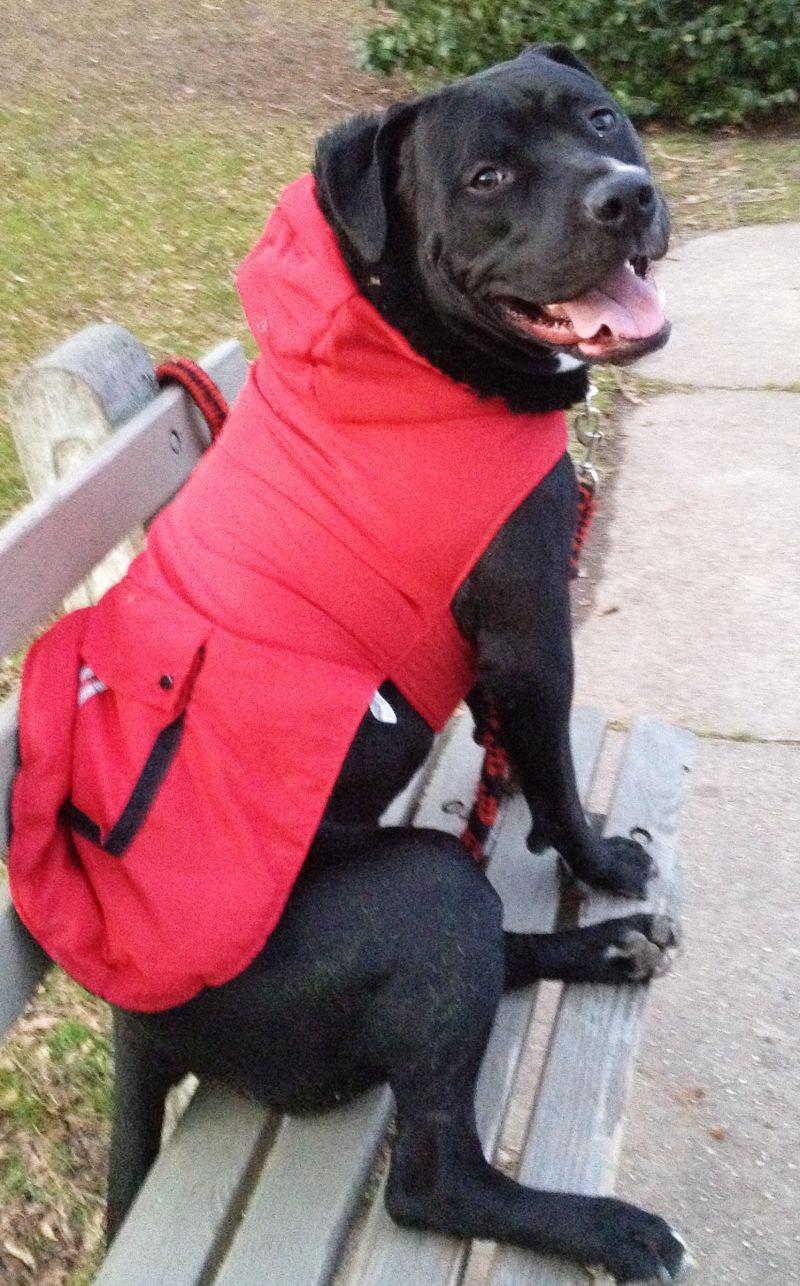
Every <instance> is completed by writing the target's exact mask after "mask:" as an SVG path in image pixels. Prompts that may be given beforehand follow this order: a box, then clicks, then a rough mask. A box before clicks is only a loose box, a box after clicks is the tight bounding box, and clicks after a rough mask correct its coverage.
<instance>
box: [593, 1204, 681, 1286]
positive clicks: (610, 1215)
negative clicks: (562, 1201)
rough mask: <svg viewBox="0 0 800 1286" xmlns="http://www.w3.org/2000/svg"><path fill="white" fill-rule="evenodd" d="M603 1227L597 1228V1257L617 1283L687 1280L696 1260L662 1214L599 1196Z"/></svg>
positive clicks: (657, 1285) (663, 1285)
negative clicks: (693, 1260)
mask: <svg viewBox="0 0 800 1286" xmlns="http://www.w3.org/2000/svg"><path fill="white" fill-rule="evenodd" d="M597 1205H598V1207H599V1208H602V1211H601V1210H600V1209H598V1211H597V1213H601V1215H602V1222H601V1226H600V1227H598V1228H597V1229H595V1230H594V1231H595V1236H596V1238H597V1243H598V1245H597V1251H598V1253H597V1258H596V1260H594V1261H593V1263H592V1265H591V1266H593V1267H598V1268H602V1269H604V1270H605V1271H606V1272H607V1273H610V1274H611V1276H612V1277H613V1278H614V1279H615V1280H616V1281H617V1282H621V1283H623V1282H631V1283H633V1282H640V1283H645V1284H646V1286H670V1283H672V1282H680V1281H683V1280H684V1279H685V1278H686V1276H687V1273H688V1271H689V1269H690V1267H691V1264H692V1259H691V1256H690V1254H689V1252H688V1249H687V1247H686V1242H685V1241H684V1240H683V1238H682V1237H680V1236H679V1235H678V1234H677V1233H676V1232H675V1230H674V1229H673V1228H671V1227H670V1226H669V1224H668V1223H667V1222H666V1221H665V1220H664V1219H661V1218H660V1216H659V1215H652V1214H649V1213H648V1212H647V1211H646V1210H640V1209H639V1208H638V1206H632V1205H629V1204H628V1203H627V1202H626V1201H618V1200H617V1199H616V1198H614V1197H606V1198H598V1201H597Z"/></svg>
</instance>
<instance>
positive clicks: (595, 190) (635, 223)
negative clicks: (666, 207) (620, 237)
mask: <svg viewBox="0 0 800 1286" xmlns="http://www.w3.org/2000/svg"><path fill="white" fill-rule="evenodd" d="M585 204H586V209H587V210H588V212H589V215H590V217H591V218H592V219H593V221H594V222H595V223H599V224H601V225H602V226H603V227H604V228H608V229H609V230H611V231H614V232H633V231H640V230H641V229H642V228H645V227H647V225H648V224H649V222H650V220H651V219H652V217H653V215H654V213H655V209H656V190H655V188H654V187H653V184H652V183H651V182H650V178H649V176H648V174H647V171H646V170H642V169H639V167H638V166H631V167H630V169H628V170H625V171H624V172H617V173H613V174H604V175H603V176H602V178H599V179H595V181H594V183H592V185H591V187H590V188H589V190H588V192H587V193H586V197H585Z"/></svg>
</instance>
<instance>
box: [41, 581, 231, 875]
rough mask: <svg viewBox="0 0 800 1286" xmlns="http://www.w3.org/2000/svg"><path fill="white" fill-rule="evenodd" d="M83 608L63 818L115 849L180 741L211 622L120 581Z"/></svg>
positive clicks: (123, 844) (125, 841) (124, 844)
mask: <svg viewBox="0 0 800 1286" xmlns="http://www.w3.org/2000/svg"><path fill="white" fill-rule="evenodd" d="M91 613H92V615H91V618H90V620H89V622H88V625H87V628H86V631H85V634H84V637H83V644H82V647H81V656H80V670H79V676H78V692H77V702H78V711H77V718H76V728H75V738H74V744H73V764H72V792H71V796H70V799H69V800H68V801H67V802H66V804H65V806H64V810H63V818H64V820H65V821H66V822H67V824H68V825H69V827H70V828H71V830H72V831H74V832H75V834H76V835H79V836H81V837H82V838H83V839H85V840H88V841H89V842H90V843H91V844H92V845H94V846H96V847H97V848H100V849H102V850H103V851H104V852H105V853H107V854H108V855H109V856H111V857H123V856H124V855H125V853H126V852H127V850H128V848H129V847H130V845H131V843H132V842H133V840H134V839H135V838H136V836H137V834H138V833H139V831H140V830H141V828H142V826H143V825H144V823H145V821H146V819H147V816H148V814H149V813H150V810H151V808H152V806H153V804H154V802H155V800H156V797H157V795H158V793H159V790H160V788H161V786H162V784H163V782H164V780H165V778H166V776H167V773H168V772H169V769H170V766H171V765H172V763H173V761H174V759H175V756H176V755H177V753H178V750H179V748H180V744H181V738H182V735H183V728H184V721H185V717H186V709H187V705H188V703H189V701H190V699H191V692H192V687H193V684H194V681H195V679H196V678H197V675H198V673H199V671H200V668H201V666H202V664H203V659H204V656H205V642H206V639H207V638H208V635H209V633H210V630H211V626H210V624H209V622H208V621H207V620H206V619H205V618H203V617H201V616H200V615H198V613H196V612H194V611H193V610H192V609H191V608H188V607H186V605H185V604H182V603H180V602H179V601H177V600H176V601H168V600H165V599H162V598H159V597H158V596H156V595H153V594H151V593H149V592H148V593H145V592H143V591H141V590H140V589H138V588H137V587H136V586H135V585H131V584H129V583H128V582H126V581H123V582H122V583H121V584H120V585H117V586H115V587H114V588H113V589H112V590H110V591H109V593H108V594H106V595H105V597H104V598H103V599H102V600H101V602H100V603H98V605H97V606H96V607H95V608H93V609H91Z"/></svg>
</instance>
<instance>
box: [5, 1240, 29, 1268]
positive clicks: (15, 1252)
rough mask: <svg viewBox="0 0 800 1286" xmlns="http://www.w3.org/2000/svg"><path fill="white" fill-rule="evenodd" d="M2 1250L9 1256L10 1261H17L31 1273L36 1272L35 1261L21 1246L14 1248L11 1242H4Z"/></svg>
mask: <svg viewBox="0 0 800 1286" xmlns="http://www.w3.org/2000/svg"><path fill="white" fill-rule="evenodd" d="M3 1249H4V1250H5V1251H7V1253H8V1254H9V1255H11V1257H12V1259H18V1260H19V1262H20V1263H21V1264H24V1265H25V1267H26V1268H30V1270H31V1272H32V1273H35V1272H36V1260H35V1259H34V1257H33V1255H32V1254H31V1252H30V1251H29V1250H24V1249H23V1248H22V1246H15V1245H14V1243H13V1241H4V1242H3Z"/></svg>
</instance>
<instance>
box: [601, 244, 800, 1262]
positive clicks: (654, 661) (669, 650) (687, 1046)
mask: <svg viewBox="0 0 800 1286" xmlns="http://www.w3.org/2000/svg"><path fill="white" fill-rule="evenodd" d="M663 275H664V277H665V279H666V285H667V291H668V313H669V314H670V315H671V316H672V318H673V321H674V322H675V337H674V340H673V341H671V344H670V346H669V347H668V349H667V350H665V353H664V354H663V355H657V356H656V357H654V358H652V359H649V360H648V361H647V362H645V363H642V364H641V366H640V367H639V368H637V369H638V370H640V371H641V372H642V373H643V374H647V375H650V376H653V377H657V378H658V379H660V380H662V381H665V382H667V383H668V384H672V385H673V386H675V388H676V390H677V391H674V392H667V393H666V394H664V395H661V396H648V398H647V401H646V404H645V405H643V406H641V407H638V408H636V409H635V410H634V411H632V412H631V413H630V414H629V415H628V416H627V417H626V419H625V422H624V426H623V443H622V451H621V462H620V466H619V469H618V472H617V478H616V483H615V486H614V489H613V496H612V499H611V502H610V503H611V507H612V517H611V521H610V523H609V526H608V530H607V541H608V547H607V554H606V558H605V561H604V564H603V569H602V573H601V579H600V582H599V585H598V586H597V589H596V592H595V595H594V601H593V604H592V608H591V610H590V612H589V614H588V617H587V618H586V620H585V623H584V625H583V627H582V628H581V629H580V631H579V633H578V637H577V642H576V651H577V681H578V694H577V695H578V700H579V701H584V702H586V703H593V704H597V705H600V706H602V707H603V708H604V709H605V710H606V711H607V712H608V714H609V715H610V716H611V717H612V718H617V719H621V720H623V721H627V720H629V719H630V718H631V717H632V716H633V715H635V714H636V713H642V714H651V715H658V716H661V717H664V718H666V719H669V720H671V721H673V722H678V723H681V724H684V725H686V726H688V727H690V728H694V729H697V730H698V731H699V732H701V733H702V734H703V736H702V739H701V741H700V746H699V756H698V765H697V768H696V770H695V773H694V775H693V779H692V782H691V784H690V799H689V804H688V807H687V809H686V813H685V820H684V824H683V828H682V837H681V842H682V849H683V852H684V855H685V866H686V872H687V886H688V895H687V907H686V913H685V929H686V950H685V954H684V956H683V957H682V959H681V960H680V961H679V962H678V965H677V967H676V970H675V972H674V974H673V975H672V976H671V977H669V978H667V979H665V980H663V981H661V982H659V983H658V984H657V985H656V986H655V987H654V991H653V995H652V998H651V1002H650V1007H649V1014H648V1035H647V1037H646V1041H645V1046H644V1049H643V1054H642V1058H641V1060H640V1064H639V1068H638V1072H637V1075H636V1084H635V1089H634V1095H633V1102H632V1107H631V1113H630V1119H629V1125H628V1131H627V1136H626V1147H625V1151H624V1154H623V1159H622V1165H621V1171H620V1178H619V1184H618V1188H619V1191H620V1194H621V1195H623V1196H627V1197H628V1198H630V1199H632V1200H636V1201H640V1202H642V1203H644V1204H647V1205H649V1206H650V1207H651V1208H654V1209H657V1210H659V1211H661V1212H663V1213H664V1214H665V1215H666V1216H667V1217H669V1218H672V1219H673V1220H674V1222H675V1223H676V1225H677V1226H678V1227H679V1229H680V1230H681V1231H682V1233H683V1234H684V1235H685V1236H686V1239H687V1240H688V1242H689V1243H690V1246H691V1249H692V1251H693V1253H694V1255H695V1257H696V1259H697V1269H696V1272H695V1278H694V1280H695V1281H697V1282H698V1284H702V1286H706V1284H708V1286H711V1284H712V1283H713V1286H733V1284H734V1283H735V1284H736V1286H772V1284H773V1283H774V1286H789V1284H790V1283H796V1282H800V1221H799V1220H798V1214H797V1211H798V1207H799V1206H800V933H798V929H797V922H798V911H800V788H798V781H800V537H799V536H798V531H799V530H800V528H799V527H798V522H797V491H798V478H797V472H798V468H797V464H798V452H800V225H784V226H779V227H773V228H751V229H738V230H736V231H735V232H732V233H719V234H714V235H713V236H709V237H705V238H700V239H698V240H696V241H693V242H691V243H689V244H687V245H686V246H684V247H683V248H681V249H679V250H678V251H677V252H676V253H675V254H674V255H673V256H672V257H671V260H670V262H669V263H668V264H667V265H666V273H665V274H663ZM789 341H791V342H789ZM781 390H788V391H781ZM608 503H609V501H608V500H607V499H604V500H603V505H604V507H605V506H606V505H608Z"/></svg>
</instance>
